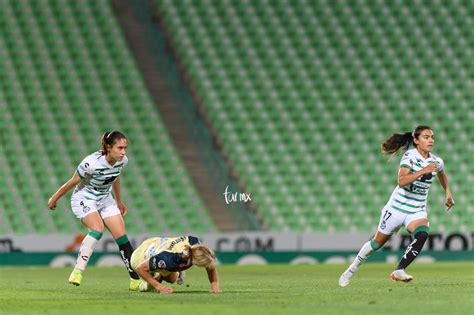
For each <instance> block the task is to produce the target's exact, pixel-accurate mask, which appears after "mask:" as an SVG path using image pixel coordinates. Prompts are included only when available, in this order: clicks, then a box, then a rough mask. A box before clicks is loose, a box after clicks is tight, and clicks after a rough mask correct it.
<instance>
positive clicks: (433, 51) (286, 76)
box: [153, 0, 474, 232]
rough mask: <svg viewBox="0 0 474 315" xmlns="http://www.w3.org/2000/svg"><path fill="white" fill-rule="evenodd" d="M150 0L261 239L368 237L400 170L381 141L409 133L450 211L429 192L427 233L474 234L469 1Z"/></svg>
mask: <svg viewBox="0 0 474 315" xmlns="http://www.w3.org/2000/svg"><path fill="white" fill-rule="evenodd" d="M153 1H154V3H155V4H156V5H157V7H158V11H159V15H160V17H161V20H162V23H163V25H164V28H165V29H166V32H167V33H168V34H170V42H171V45H172V47H173V48H174V49H175V52H176V58H177V59H178V60H179V62H180V64H182V65H183V67H182V70H183V72H184V74H183V76H184V77H186V78H188V81H187V83H188V84H189V85H190V86H191V88H192V89H193V90H194V91H195V92H196V94H197V95H198V96H199V97H198V99H199V100H200V102H201V104H200V105H201V106H202V107H203V108H204V109H205V110H206V112H207V113H208V116H209V117H210V122H211V123H212V125H213V128H214V129H215V130H216V131H217V137H218V138H220V141H219V142H218V143H219V144H220V145H222V149H223V151H224V152H227V155H228V157H229V160H231V162H232V165H233V166H235V169H236V172H237V173H238V174H239V177H240V178H241V179H242V181H243V182H244V183H245V185H246V188H247V189H248V190H249V191H250V192H252V194H253V196H254V200H255V201H256V202H255V203H256V205H257V210H258V212H259V213H260V215H261V216H262V217H263V218H264V222H265V224H266V225H267V226H269V227H270V228H271V229H272V230H275V231H282V230H283V231H295V232H302V231H309V232H310V231H322V232H337V231H342V230H344V231H350V230H353V231H359V232H366V231H367V232H368V231H372V230H373V229H374V228H375V226H376V224H377V221H378V217H379V212H380V208H381V207H383V205H384V203H385V202H386V200H387V198H388V197H389V196H390V193H391V191H392V190H393V188H394V186H395V185H396V178H395V175H396V170H397V166H398V165H397V162H398V161H397V162H394V161H389V162H388V161H387V160H388V159H387V158H386V157H384V156H383V155H382V154H381V153H380V148H379V144H380V143H381V142H382V141H383V140H384V139H385V138H386V137H388V136H389V135H390V134H391V133H393V132H400V131H405V130H412V129H413V127H414V126H415V125H416V124H429V125H431V127H433V129H434V130H435V133H436V137H437V146H436V150H435V153H437V154H439V155H440V156H441V157H443V158H444V159H445V162H446V165H447V173H448V176H449V178H450V183H451V184H450V185H451V190H452V191H453V194H454V195H455V196H454V198H455V200H456V202H457V204H456V209H457V211H455V212H452V213H451V214H449V215H446V214H445V213H444V212H443V211H440V210H439V209H440V206H442V205H443V204H444V200H443V199H444V194H443V192H442V191H441V190H442V189H441V188H440V186H439V185H438V184H435V185H434V186H433V188H432V189H431V192H430V196H431V197H430V201H429V203H430V219H432V221H433V222H438V223H439V224H436V225H433V229H436V230H438V231H443V232H447V231H463V232H467V231H472V230H473V229H474V221H473V220H472V215H473V213H474V208H473V201H474V197H473V196H474V195H473V194H472V187H474V179H473V177H472V175H469V174H472V173H473V172H474V171H473V164H472V163H470V162H469V161H470V160H472V158H471V157H472V155H473V152H474V151H473V149H474V148H473V146H472V141H469V140H468V138H469V136H468V135H470V134H472V133H473V126H474V125H473V124H472V119H473V117H474V109H473V106H472V102H471V100H472V99H473V91H474V89H473V88H472V84H473V82H474V72H473V71H474V67H472V61H473V60H474V59H473V52H474V49H473V47H474V41H473V39H474V37H473V36H472V31H471V30H472V26H473V16H474V15H473V14H472V13H473V12H474V5H473V2H472V1H463V0H455V1H444V2H443V1H434V2H425V1H410V2H406V1H401V0H395V1H328V0H315V1H304V0H301V1H277V2H275V1H271V0H262V1H234V0H201V1H192V0H182V1H173V0H153ZM397 159H398V158H397ZM466 174H467V175H466Z"/></svg>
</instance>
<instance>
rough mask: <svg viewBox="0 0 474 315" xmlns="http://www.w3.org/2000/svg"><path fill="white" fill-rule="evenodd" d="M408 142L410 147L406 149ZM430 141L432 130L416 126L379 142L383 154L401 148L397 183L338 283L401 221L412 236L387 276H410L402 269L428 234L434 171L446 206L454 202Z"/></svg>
mask: <svg viewBox="0 0 474 315" xmlns="http://www.w3.org/2000/svg"><path fill="white" fill-rule="evenodd" d="M410 145H413V146H414V148H412V149H409V147H410ZM433 145H434V135H433V130H432V129H431V128H430V127H428V126H417V127H416V128H415V130H413V132H406V133H404V134H394V135H392V136H391V137H390V138H389V139H387V140H386V141H385V143H383V144H382V150H383V151H384V152H385V153H386V154H391V155H394V154H396V153H397V152H398V151H399V150H400V149H401V148H403V149H404V151H405V152H404V154H403V157H402V159H401V162H400V169H399V171H398V186H397V187H395V189H394V191H393V193H392V195H391V197H390V199H389V201H388V202H387V204H386V205H385V207H384V208H383V209H382V213H381V216H380V222H379V226H378V229H377V233H376V234H375V237H374V238H373V239H371V240H370V241H368V242H367V243H365V244H364V245H363V246H362V248H361V249H360V251H359V253H358V254H357V257H356V258H355V260H354V261H353V263H352V264H351V265H350V266H349V268H347V270H346V271H344V273H343V274H342V275H341V277H340V278H339V285H340V286H341V287H345V286H347V285H348V284H349V281H350V279H351V277H352V276H353V275H354V273H355V272H356V271H357V270H358V268H359V266H360V265H361V264H362V263H363V262H365V261H366V260H367V258H368V257H369V256H370V254H372V253H373V252H374V251H376V250H378V249H379V248H381V247H382V246H383V245H384V244H385V243H386V242H387V241H388V240H389V239H390V236H391V235H392V234H393V233H396V232H397V231H398V230H399V229H400V227H401V226H402V225H404V226H405V227H406V229H407V231H408V232H409V233H410V234H412V235H413V240H412V242H411V243H410V245H408V247H407V249H406V251H405V254H404V255H403V256H402V258H401V260H400V262H399V264H398V266H397V268H396V269H395V271H393V272H392V273H391V275H390V278H391V279H392V280H395V281H404V282H409V281H411V280H412V279H413V277H412V276H411V275H409V274H407V273H406V272H405V269H406V268H407V267H408V266H409V265H410V264H411V263H412V262H413V260H414V259H415V258H416V257H417V256H418V255H419V254H420V252H421V250H422V248H423V245H424V244H425V242H426V240H427V238H428V233H429V222H428V215H427V212H426V208H427V199H428V191H429V189H430V186H431V184H432V183H433V176H434V175H437V176H438V179H439V181H440V183H441V186H442V187H443V189H444V190H445V192H446V207H447V208H446V210H447V211H448V210H449V209H451V208H452V207H453V206H454V200H453V197H452V196H451V191H450V189H449V186H448V178H447V176H446V172H445V171H444V162H443V160H442V159H441V158H439V157H437V156H435V155H434V154H432V153H431V151H432V149H433Z"/></svg>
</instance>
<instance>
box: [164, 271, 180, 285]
mask: <svg viewBox="0 0 474 315" xmlns="http://www.w3.org/2000/svg"><path fill="white" fill-rule="evenodd" d="M163 280H165V281H166V282H169V283H175V282H176V280H178V273H177V272H172V273H171V274H170V275H169V276H167V277H164V278H163Z"/></svg>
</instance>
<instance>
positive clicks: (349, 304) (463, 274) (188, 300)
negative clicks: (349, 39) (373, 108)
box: [0, 262, 474, 315]
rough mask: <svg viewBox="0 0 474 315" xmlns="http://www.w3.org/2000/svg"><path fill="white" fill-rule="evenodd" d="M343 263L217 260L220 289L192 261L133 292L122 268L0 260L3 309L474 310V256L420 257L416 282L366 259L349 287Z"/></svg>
mask: <svg viewBox="0 0 474 315" xmlns="http://www.w3.org/2000/svg"><path fill="white" fill-rule="evenodd" d="M345 267H346V266H343V265H304V266H298V267H295V266H290V265H268V266H231V265H226V266H219V267H218V270H219V276H220V282H221V289H222V291H223V292H222V293H221V294H210V293H208V290H209V283H208V280H207V276H206V273H205V271H204V270H202V269H199V268H197V267H193V268H192V269H191V270H189V271H188V275H187V279H186V283H185V285H182V286H178V285H173V287H174V290H175V293H174V294H173V295H168V296H160V295H158V294H156V293H152V292H146V293H138V292H129V291H128V278H127V274H126V271H125V269H124V268H119V267H102V268H99V267H91V268H89V269H88V270H87V271H86V273H85V275H84V279H83V285H82V286H80V287H74V286H72V285H69V284H68V283H67V277H68V275H69V272H70V268H59V269H57V268H48V267H40V268H29V267H23V268H21V267H2V268H0V313H1V314H81V315H90V314H106V315H113V314H129V315H132V314H192V315H194V314H246V315H253V314H272V315H277V314H285V315H288V314H291V315H293V314H384V315H385V314H397V315H400V314H402V315H407V314H444V315H445V314H449V315H453V314H474V286H473V284H474V264H473V263H472V262H465V263H434V264H416V263H415V264H414V265H413V266H411V267H410V269H409V272H410V273H411V274H412V275H413V276H414V280H413V281H412V282H411V283H408V284H407V283H398V282H393V281H392V280H390V279H389V274H390V272H391V271H392V268H393V266H392V265H388V264H378V263H369V264H366V265H364V266H363V267H362V268H361V269H360V271H359V273H358V274H357V275H356V276H355V277H354V278H353V280H352V283H351V284H350V285H349V286H348V287H346V288H339V287H338V285H337V281H338V278H339V275H340V273H341V272H342V271H343V270H344V269H345Z"/></svg>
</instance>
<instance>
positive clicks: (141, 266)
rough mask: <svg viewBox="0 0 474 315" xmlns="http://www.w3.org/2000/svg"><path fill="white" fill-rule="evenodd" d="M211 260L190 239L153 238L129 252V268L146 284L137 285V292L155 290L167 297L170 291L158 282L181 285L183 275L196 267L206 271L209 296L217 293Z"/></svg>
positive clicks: (209, 252) (202, 246)
mask: <svg viewBox="0 0 474 315" xmlns="http://www.w3.org/2000/svg"><path fill="white" fill-rule="evenodd" d="M215 259H216V256H215V255H214V252H213V251H212V250H211V249H210V248H209V247H208V246H207V245H205V244H201V243H200V242H199V240H198V239H197V238H196V237H194V236H179V237H171V238H170V237H153V238H149V239H147V240H145V241H144V242H143V243H142V244H141V245H140V246H138V248H137V249H136V250H135V251H134V252H133V255H132V260H131V265H132V268H133V269H134V270H135V271H136V272H137V273H138V274H139V275H140V277H141V278H142V279H143V280H145V281H146V282H143V283H142V284H141V285H140V291H150V290H155V291H156V292H159V293H160V294H171V293H173V289H172V288H170V287H166V286H164V285H163V284H161V282H162V281H163V280H164V281H166V282H169V283H175V282H177V283H178V284H181V283H182V281H183V275H184V271H185V270H186V269H189V268H191V267H192V266H193V265H196V266H198V267H203V268H206V272H207V275H208V278H209V282H210V283H211V289H210V292H211V293H219V292H221V290H220V288H219V278H218V275H217V269H216V268H215V266H214V261H215Z"/></svg>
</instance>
